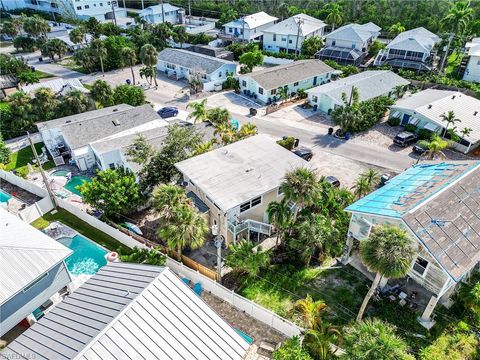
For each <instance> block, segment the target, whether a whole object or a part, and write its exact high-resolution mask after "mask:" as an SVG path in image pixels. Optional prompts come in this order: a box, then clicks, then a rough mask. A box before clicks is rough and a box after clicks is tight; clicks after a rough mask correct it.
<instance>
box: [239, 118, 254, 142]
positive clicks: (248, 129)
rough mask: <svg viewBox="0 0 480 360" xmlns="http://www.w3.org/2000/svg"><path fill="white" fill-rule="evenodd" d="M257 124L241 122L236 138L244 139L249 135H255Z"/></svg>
mask: <svg viewBox="0 0 480 360" xmlns="http://www.w3.org/2000/svg"><path fill="white" fill-rule="evenodd" d="M257 134H258V129H257V125H255V124H253V123H250V122H249V123H246V124H243V125H242V126H241V127H240V129H239V130H238V132H237V140H241V139H245V138H247V137H249V136H253V135H257Z"/></svg>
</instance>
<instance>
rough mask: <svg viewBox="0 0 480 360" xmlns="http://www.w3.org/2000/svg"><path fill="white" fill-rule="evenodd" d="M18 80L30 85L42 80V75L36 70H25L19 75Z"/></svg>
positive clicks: (20, 82) (22, 83)
mask: <svg viewBox="0 0 480 360" xmlns="http://www.w3.org/2000/svg"><path fill="white" fill-rule="evenodd" d="M17 81H18V83H19V84H21V85H30V84H35V83H38V82H40V76H39V75H38V73H36V72H34V71H23V72H21V73H20V74H18V75H17Z"/></svg>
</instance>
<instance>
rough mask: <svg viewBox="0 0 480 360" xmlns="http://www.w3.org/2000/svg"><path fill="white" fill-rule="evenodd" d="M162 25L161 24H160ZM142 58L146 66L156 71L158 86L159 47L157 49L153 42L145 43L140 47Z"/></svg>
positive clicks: (155, 78) (155, 76)
mask: <svg viewBox="0 0 480 360" xmlns="http://www.w3.org/2000/svg"><path fill="white" fill-rule="evenodd" d="M160 25H161V24H160ZM140 60H141V61H142V64H143V65H145V66H148V67H149V68H151V69H152V70H153V73H154V77H153V79H154V81H155V87H156V88H157V87H158V83H157V67H156V65H157V61H158V52H157V49H155V46H153V45H152V44H145V45H143V46H142V48H141V49H140Z"/></svg>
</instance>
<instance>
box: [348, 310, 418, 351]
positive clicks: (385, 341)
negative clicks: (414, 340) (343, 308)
mask: <svg viewBox="0 0 480 360" xmlns="http://www.w3.org/2000/svg"><path fill="white" fill-rule="evenodd" d="M344 339H345V341H344V343H343V346H342V347H343V349H344V351H345V354H344V355H343V356H342V357H341V358H342V359H363V360H414V359H415V358H414V357H413V356H412V355H410V354H409V353H408V346H407V344H406V343H405V341H404V340H403V339H401V338H400V337H399V336H397V335H396V333H395V327H394V326H393V325H391V324H389V323H387V322H383V321H381V320H378V319H366V320H364V321H360V322H357V323H354V324H352V325H351V326H348V327H346V328H345V334H344Z"/></svg>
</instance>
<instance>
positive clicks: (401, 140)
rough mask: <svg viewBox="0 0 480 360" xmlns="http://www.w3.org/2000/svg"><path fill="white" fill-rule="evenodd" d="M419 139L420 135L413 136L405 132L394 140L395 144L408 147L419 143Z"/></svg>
mask: <svg viewBox="0 0 480 360" xmlns="http://www.w3.org/2000/svg"><path fill="white" fill-rule="evenodd" d="M417 139H418V135H416V134H412V133H411V132H408V131H403V132H401V133H400V134H398V135H397V136H395V138H394V139H393V143H394V144H395V145H398V146H401V147H407V146H408V145H410V144H412V143H414V142H415V141H417Z"/></svg>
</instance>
